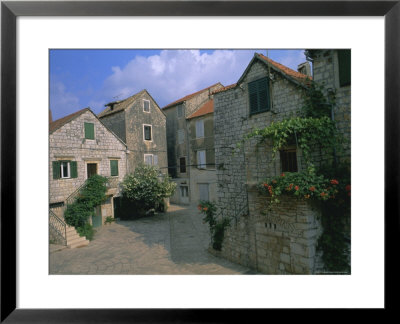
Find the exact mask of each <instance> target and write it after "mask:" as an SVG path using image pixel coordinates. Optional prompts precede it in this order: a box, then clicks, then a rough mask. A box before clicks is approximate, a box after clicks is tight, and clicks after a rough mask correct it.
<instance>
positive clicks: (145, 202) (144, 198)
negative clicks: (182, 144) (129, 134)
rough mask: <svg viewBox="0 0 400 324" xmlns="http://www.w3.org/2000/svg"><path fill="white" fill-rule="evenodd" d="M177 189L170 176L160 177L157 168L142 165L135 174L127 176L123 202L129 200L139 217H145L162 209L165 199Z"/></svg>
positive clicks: (123, 187) (123, 189) (123, 186)
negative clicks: (152, 211) (153, 211)
mask: <svg viewBox="0 0 400 324" xmlns="http://www.w3.org/2000/svg"><path fill="white" fill-rule="evenodd" d="M175 188H176V183H174V182H171V181H170V178H169V177H168V176H160V174H159V170H158V168H157V167H155V166H150V165H144V164H142V165H140V166H138V167H137V168H136V169H135V172H134V173H133V174H132V173H131V174H128V175H126V176H125V178H124V181H123V182H122V194H123V198H124V199H123V200H122V201H126V200H127V201H128V204H129V205H130V207H131V208H130V209H133V210H135V212H136V215H137V216H144V215H145V214H146V213H147V214H148V212H149V211H150V210H160V209H162V208H163V206H164V198H168V197H170V196H171V195H172V194H173V193H174V191H175Z"/></svg>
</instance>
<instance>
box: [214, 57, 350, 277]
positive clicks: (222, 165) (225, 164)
mask: <svg viewBox="0 0 400 324" xmlns="http://www.w3.org/2000/svg"><path fill="white" fill-rule="evenodd" d="M313 69H314V80H315V81H316V82H318V83H323V84H324V86H325V88H326V89H328V88H332V89H333V90H334V91H335V93H336V102H335V105H334V107H333V108H334V115H335V121H336V123H337V127H338V129H339V131H340V132H341V133H342V134H343V135H344V137H345V138H347V139H348V144H347V146H346V148H345V150H344V152H340V154H341V155H340V156H338V157H339V158H340V159H348V160H350V86H346V87H340V86H339V85H338V75H337V74H338V65H337V54H336V52H335V51H326V52H325V53H324V52H321V54H320V56H317V57H316V58H315V59H314V65H313ZM267 76H272V77H271V78H270V79H271V80H270V81H269V92H270V99H271V101H270V103H271V109H270V110H269V111H265V112H261V113H257V114H250V103H249V93H248V83H250V82H252V81H256V80H259V79H261V78H265V77H267ZM239 81H240V82H239V83H238V84H237V85H236V86H235V87H232V88H230V89H228V90H226V91H222V92H217V93H215V95H214V129H215V163H216V166H217V207H218V210H219V212H220V213H221V214H220V215H221V216H222V217H227V218H229V219H231V220H232V221H231V226H230V227H228V228H227V230H226V233H225V238H224V242H223V245H222V251H221V253H220V254H221V255H222V256H223V257H225V258H227V259H229V260H231V261H234V262H237V263H240V264H242V265H245V266H248V267H250V268H253V269H255V270H257V271H259V272H263V273H266V274H313V273H319V272H321V271H322V268H323V263H322V260H321V254H320V253H317V241H318V238H319V237H320V235H321V234H322V230H323V229H322V226H321V222H320V214H319V210H318V208H315V206H313V205H311V204H310V203H309V202H307V201H303V200H297V199H295V198H293V197H280V200H281V202H280V204H273V205H270V204H269V202H268V199H267V197H265V196H262V195H260V194H259V193H258V191H257V189H256V184H258V183H260V182H261V181H263V180H264V179H265V178H268V177H274V176H277V175H279V174H280V173H281V172H282V166H281V161H280V154H279V152H278V153H277V154H275V155H273V154H272V151H271V143H268V142H267V143H262V144H259V143H258V141H257V139H256V138H253V139H252V140H249V141H246V142H245V143H244V144H243V145H242V146H241V147H240V148H237V144H238V143H239V142H241V140H242V139H243V137H244V136H245V135H246V134H248V133H250V132H251V131H252V130H253V129H255V128H258V129H262V128H265V127H266V126H268V125H271V123H273V122H279V121H282V120H284V119H287V118H290V117H292V116H298V115H299V113H300V110H301V107H302V105H303V90H302V86H301V85H299V84H297V83H296V82H295V81H293V80H292V79H290V78H288V77H285V75H284V73H280V72H279V71H277V70H269V69H268V67H267V65H266V64H265V63H263V62H262V60H257V59H254V60H253V61H252V62H251V64H249V66H248V68H247V69H246V73H245V75H244V76H243V77H241V79H240V80H239ZM294 149H296V157H297V169H298V170H299V171H300V170H304V169H305V167H306V166H305V165H304V163H303V162H304V161H303V157H302V152H301V150H299V149H297V148H296V146H294ZM313 157H314V158H315V160H316V161H317V162H322V161H324V160H325V159H326V158H327V157H325V156H321V152H320V151H319V150H318V151H317V152H316V153H315V155H314V156H313ZM328 158H329V159H332V157H328Z"/></svg>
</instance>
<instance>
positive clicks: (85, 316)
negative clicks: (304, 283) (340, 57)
mask: <svg viewBox="0 0 400 324" xmlns="http://www.w3.org/2000/svg"><path fill="white" fill-rule="evenodd" d="M399 2H400V1H399V0H396V1H279V2H278V1H156V2H154V1H147V2H146V1H128V2H126V1H125V2H112V1H101V2H97V1H94V2H93V1H86V2H84V1H82V2H76V1H71V2H68V1H67V2H60V1H38V2H36V1H15V2H13V1H4V2H2V3H1V322H3V321H4V322H5V323H33V322H35V323H98V322H99V323H113V322H115V323H132V322H133V323H148V322H156V323H171V322H174V323H200V322H212V323H220V322H225V323H231V322H236V321H238V320H239V318H240V317H241V315H245V316H248V318H249V320H250V318H254V320H255V319H256V318H257V317H258V316H260V315H261V316H263V314H259V313H262V312H263V311H264V310H255V309H253V310H248V309H247V310H244V309H241V310H239V309H235V310H227V309H225V310H224V309H213V310H211V309H207V310H205V309H201V310H195V309H179V310H178V309H96V310H95V309H79V310H78V309H16V300H17V294H16V270H17V269H16V189H17V188H16V176H17V175H16V162H17V160H16V81H17V80H16V35H17V31H16V18H17V17H18V16H384V17H385V309H386V310H391V309H394V308H395V307H396V304H395V300H396V299H395V298H391V297H390V296H393V293H394V292H395V288H396V287H397V283H398V279H397V278H398V275H397V273H395V272H396V271H395V270H396V269H395V267H392V266H390V262H391V258H390V257H389V256H392V257H393V258H395V257H396V256H397V255H398V251H397V249H396V247H397V245H398V243H397V242H396V241H394V242H393V241H392V240H393V238H395V237H398V234H399V206H400V203H399V201H400V199H399V198H400V196H399V190H398V185H399V168H398V166H399V152H400V147H399V128H400V127H399V120H400V119H399V108H400V100H399V99H400V64H399V60H400V3H399ZM238 298H240V297H239V296H238ZM239 315H240V316H239ZM245 322H246V321H245ZM250 322H251V320H250Z"/></svg>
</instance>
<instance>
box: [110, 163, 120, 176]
mask: <svg viewBox="0 0 400 324" xmlns="http://www.w3.org/2000/svg"><path fill="white" fill-rule="evenodd" d="M110 169H111V176H112V177H116V176H118V161H117V160H110Z"/></svg>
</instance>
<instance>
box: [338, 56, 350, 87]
mask: <svg viewBox="0 0 400 324" xmlns="http://www.w3.org/2000/svg"><path fill="white" fill-rule="evenodd" d="M338 61H339V82H340V86H341V87H343V86H346V85H350V83H351V51H350V50H339V51H338Z"/></svg>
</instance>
